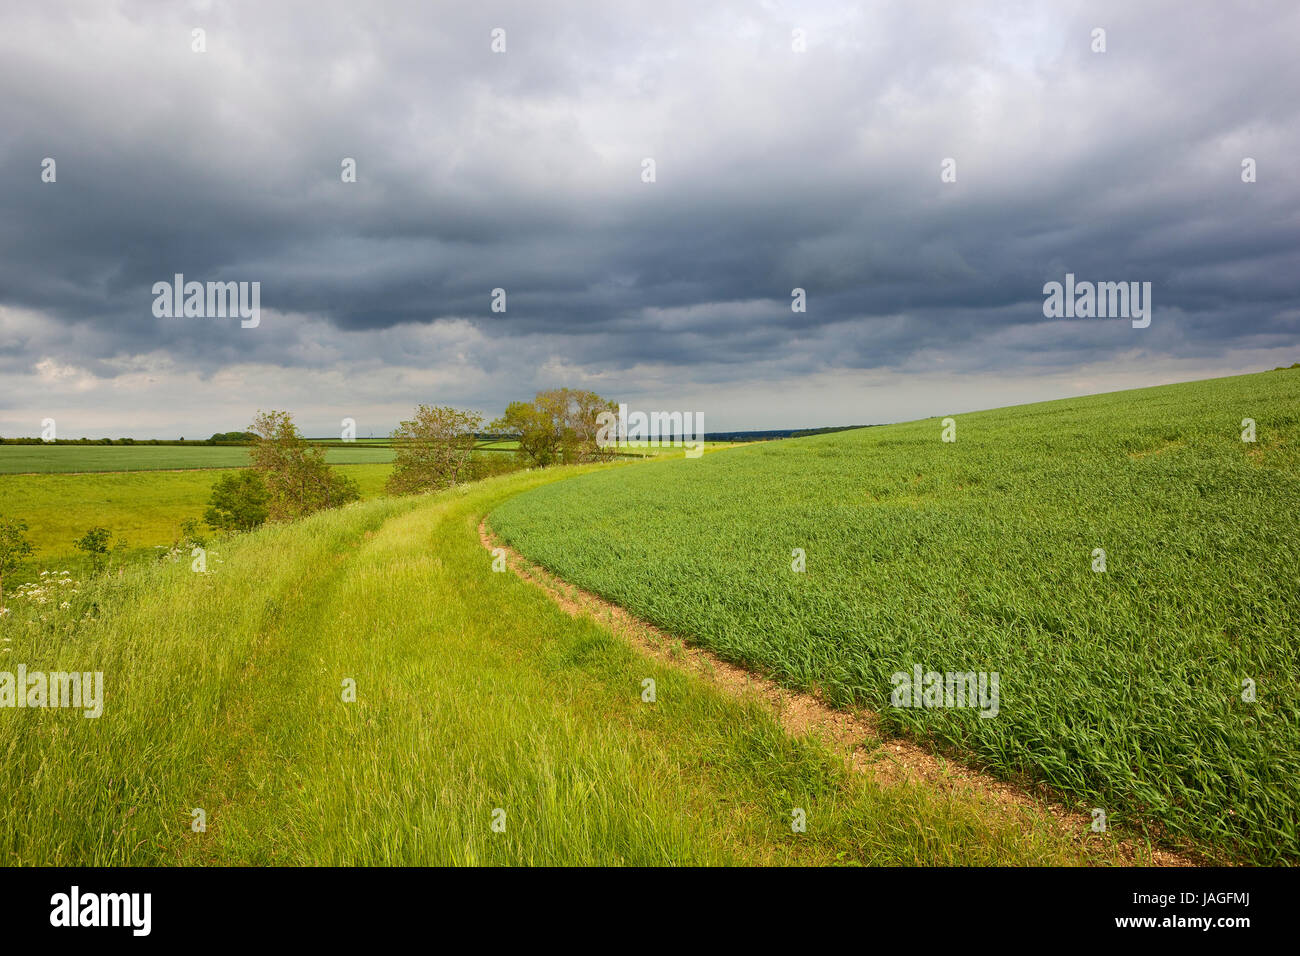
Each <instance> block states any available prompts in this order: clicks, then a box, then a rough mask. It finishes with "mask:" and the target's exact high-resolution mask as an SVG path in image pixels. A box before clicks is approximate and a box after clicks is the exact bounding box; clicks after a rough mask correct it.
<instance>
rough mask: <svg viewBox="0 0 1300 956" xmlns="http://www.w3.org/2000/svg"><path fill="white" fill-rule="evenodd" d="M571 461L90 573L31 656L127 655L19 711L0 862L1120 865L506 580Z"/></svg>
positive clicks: (73, 663)
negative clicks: (530, 515)
mask: <svg viewBox="0 0 1300 956" xmlns="http://www.w3.org/2000/svg"><path fill="white" fill-rule="evenodd" d="M716 457H717V458H719V459H721V458H723V457H726V456H721V455H720V456H716ZM689 464H690V465H691V466H692V467H694V466H698V465H699V464H700V463H699V462H690V463H689ZM650 467H653V466H648V465H641V464H633V465H621V466H614V467H613V468H611V469H610V470H609V472H608V475H609V477H611V478H617V479H620V480H622V479H627V480H632V479H634V478H635V477H636V475H635V474H634V472H635V471H637V470H639V469H642V468H650ZM572 473H573V471H572V470H568V469H550V470H547V471H545V472H536V471H534V472H517V473H514V474H511V475H508V476H505V477H502V478H497V479H492V480H490V481H486V482H482V483H479V484H476V485H472V486H465V487H462V488H461V489H457V490H455V491H453V492H450V493H444V494H442V495H440V496H437V497H421V498H407V499H397V500H395V499H388V498H381V499H379V500H375V501H370V502H360V503H357V504H354V505H351V506H349V507H347V508H344V509H340V510H336V511H332V512H326V513H322V514H318V515H315V516H313V517H311V518H308V519H306V520H305V521H302V522H299V523H296V524H292V525H279V526H273V527H268V528H264V529H262V530H260V531H257V532H255V533H253V534H250V535H244V536H240V537H238V538H236V539H233V540H230V541H227V542H223V543H222V544H221V546H220V547H219V548H217V549H216V552H215V553H213V554H211V555H210V556H209V565H208V571H207V573H202V574H200V573H195V572H193V571H191V570H190V567H189V564H188V562H187V561H180V562H176V563H173V562H168V561H163V562H150V563H144V564H139V565H135V566H131V567H127V568H126V569H125V570H124V571H123V573H122V574H121V575H120V576H119V575H117V574H112V575H107V576H101V577H99V578H98V579H96V580H94V581H90V582H83V583H81V584H80V586H64V587H63V588H62V589H61V591H60V597H62V598H64V599H66V600H67V602H68V604H69V606H68V607H67V608H63V607H61V606H60V602H58V601H50V602H48V603H47V604H44V605H41V604H37V603H34V602H20V604H19V606H17V607H16V608H15V610H14V612H13V613H12V614H10V615H9V616H8V617H6V618H4V619H3V620H0V634H2V635H3V638H2V640H3V643H2V644H0V658H3V661H4V665H3V667H4V668H5V669H8V670H11V671H12V670H14V669H16V667H17V666H18V665H19V664H20V663H21V664H24V665H25V666H26V667H27V669H28V670H29V671H36V670H43V671H52V670H62V671H74V670H75V671H102V672H103V675H104V702H103V714H102V716H100V717H98V718H96V719H86V718H83V717H82V716H81V714H80V713H79V712H74V711H69V710H64V709H35V708H29V709H15V710H5V711H3V712H0V753H3V754H4V760H3V761H0V791H2V792H3V793H4V794H5V799H4V801H2V802H0V862H3V863H7V864H64V865H114V864H133V865H134V864H140V865H148V864H348V865H352V864H407V863H412V864H415V863H419V864H451V863H456V864H461V863H473V864H645V865H657V864H668V863H678V864H685V863H700V864H703V863H775V864H786V863H813V864H835V863H862V864H887V863H904V864H912V863H948V864H1009V863H1070V862H1083V861H1089V862H1105V861H1107V860H1111V859H1114V855H1113V844H1112V842H1111V841H1110V840H1109V838H1108V837H1090V838H1089V839H1088V840H1087V841H1086V842H1085V843H1084V844H1083V845H1082V846H1078V845H1076V844H1075V843H1073V842H1072V841H1070V840H1067V839H1062V838H1061V837H1060V836H1059V835H1055V834H1054V831H1052V830H1051V829H1050V828H1049V827H1048V826H1046V824H1045V823H1044V821H1043V820H1042V819H1040V818H1038V817H1036V816H1034V815H1032V814H1031V813H1030V812H1028V811H1025V812H1023V813H1022V812H1021V811H1015V812H1011V811H1008V810H1007V808H1005V807H1002V806H998V805H995V804H994V803H992V802H989V803H985V802H983V798H971V799H956V798H952V797H945V796H938V795H936V794H935V793H932V792H930V791H929V790H926V789H923V788H916V787H912V786H908V785H905V784H896V785H894V786H891V787H888V788H883V789H882V788H881V787H879V786H878V785H876V784H874V783H872V782H870V781H869V780H868V779H867V778H865V777H863V776H861V775H855V774H852V773H851V772H849V771H848V770H846V767H845V763H844V761H843V760H842V759H841V758H840V757H838V756H835V755H833V754H831V753H830V752H829V751H827V750H826V749H825V748H824V747H823V745H821V744H820V743H818V742H816V741H813V740H808V739H795V738H791V737H789V736H787V735H786V734H785V733H784V732H783V731H782V730H781V729H780V728H779V727H778V726H777V725H776V724H775V722H774V721H773V719H772V718H770V717H769V716H768V715H767V713H766V711H764V710H763V709H761V708H760V707H759V706H758V705H757V704H753V703H744V702H738V701H735V700H732V699H729V698H725V697H722V696H719V694H718V693H716V692H715V691H713V690H711V689H709V687H708V686H706V685H705V684H703V683H701V682H700V681H698V680H697V679H696V678H694V677H692V676H690V675H688V674H685V673H683V672H681V671H678V670H676V669H674V668H670V667H666V666H661V665H658V664H656V663H653V662H650V661H647V660H646V659H643V658H640V657H638V656H637V655H636V654H635V653H633V652H632V651H631V650H630V649H629V647H628V646H627V645H626V644H625V643H623V642H622V641H621V640H619V639H618V638H616V637H614V636H613V635H612V634H611V633H610V632H608V631H607V630H605V629H604V628H603V627H601V626H599V625H598V624H596V623H595V622H593V621H592V620H590V619H588V618H571V617H569V616H568V615H566V614H565V613H564V612H563V611H561V610H560V609H559V608H557V607H556V606H555V605H554V604H552V603H551V602H550V600H549V599H548V598H547V597H546V596H544V595H543V594H541V593H540V592H538V591H537V590H536V589H534V588H533V587H532V586H530V585H528V584H526V583H524V582H522V581H520V580H519V579H518V578H516V577H515V576H514V575H512V574H509V573H504V574H497V573H493V572H492V571H491V556H490V555H489V554H488V553H487V552H485V551H484V550H483V549H482V547H481V546H480V544H479V541H478V536H477V524H478V521H479V519H480V516H481V515H483V514H484V513H485V512H487V511H488V510H489V509H491V508H494V507H495V506H497V505H499V504H500V503H501V502H503V501H504V500H506V499H507V498H509V497H510V496H512V495H514V494H517V493H519V492H521V491H527V490H529V489H533V488H537V487H539V486H541V485H544V484H548V483H550V482H554V481H557V480H558V479H562V478H565V477H566V476H568V475H570V474H572ZM579 480H580V479H579ZM647 677H651V678H653V679H654V680H656V682H657V685H658V690H657V701H656V702H655V703H653V704H649V703H645V702H643V701H642V699H641V691H642V680H643V679H645V678H647ZM349 679H351V680H354V681H355V688H356V699H355V702H346V701H344V700H343V692H342V689H343V687H344V684H345V681H347V680H349ZM796 808H797V809H801V810H803V811H804V812H805V814H806V820H807V830H806V832H802V833H795V832H793V829H792V826H791V820H792V814H793V811H794V809H796ZM196 809H198V810H202V811H203V814H204V821H205V826H206V829H205V830H203V831H202V832H195V831H194V829H192V824H193V822H194V821H195V820H196V819H197V818H196V817H195V815H194V811H195V810H196ZM498 811H500V812H499V813H498ZM494 819H496V820H499V821H500V822H501V823H502V824H503V827H502V828H501V830H500V831H499V832H498V831H497V830H494V829H493V822H494Z"/></svg>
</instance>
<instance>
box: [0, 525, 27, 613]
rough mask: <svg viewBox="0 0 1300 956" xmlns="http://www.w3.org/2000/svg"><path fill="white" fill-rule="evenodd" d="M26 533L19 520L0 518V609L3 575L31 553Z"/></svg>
mask: <svg viewBox="0 0 1300 956" xmlns="http://www.w3.org/2000/svg"><path fill="white" fill-rule="evenodd" d="M26 531H27V522H26V521H23V520H22V519H21V518H0V608H3V607H4V606H5V575H6V574H7V573H8V572H10V571H15V570H17V568H18V566H19V565H20V564H21V563H22V560H23V558H25V557H27V555H29V554H31V553H32V546H31V544H30V543H29V542H28V540H27V536H26V534H25V533H24V532H26Z"/></svg>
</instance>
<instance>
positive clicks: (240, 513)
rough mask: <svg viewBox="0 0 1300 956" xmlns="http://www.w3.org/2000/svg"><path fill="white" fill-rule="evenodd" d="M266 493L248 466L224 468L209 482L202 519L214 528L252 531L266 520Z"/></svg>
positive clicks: (267, 497)
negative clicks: (205, 508)
mask: <svg viewBox="0 0 1300 956" xmlns="http://www.w3.org/2000/svg"><path fill="white" fill-rule="evenodd" d="M269 501H270V493H269V492H268V491H267V490H266V482H265V481H263V480H262V476H261V475H260V474H258V473H257V472H256V471H253V470H252V469H247V468H245V469H241V470H239V471H227V472H225V473H223V474H222V475H221V476H220V477H219V478H218V479H217V480H216V483H215V484H213V486H212V497H211V498H209V499H208V510H207V511H205V512H204V513H203V520H204V521H206V522H207V523H208V526H209V527H211V528H214V529H215V530H217V531H252V530H253V529H254V528H256V527H257V526H258V525H260V524H261V523H262V522H264V521H265V520H266V517H267V510H268V503H269Z"/></svg>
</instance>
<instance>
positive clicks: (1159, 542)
mask: <svg viewBox="0 0 1300 956" xmlns="http://www.w3.org/2000/svg"><path fill="white" fill-rule="evenodd" d="M955 418H956V428H957V432H956V435H957V440H956V441H955V442H953V443H944V442H941V441H940V436H941V424H940V421H939V419H937V418H936V419H928V420H925V421H920V422H913V423H909V424H904V425H895V426H886V427H877V428H870V429H863V430H857V431H848V432H841V433H837V434H830V435H825V436H819V437H814V438H806V439H798V440H792V441H783V442H774V443H765V444H759V445H753V446H750V447H748V448H743V449H738V450H736V451H733V452H729V453H727V454H723V455H709V456H706V457H705V458H703V459H701V460H698V461H669V462H655V463H649V464H646V465H643V466H639V467H636V468H630V469H620V470H617V471H608V472H599V473H595V474H590V475H585V476H582V477H580V478H575V479H573V480H571V481H565V482H560V483H557V484H553V485H548V486H546V487H543V488H538V489H537V490H535V491H531V492H529V493H528V494H526V495H521V496H519V497H516V498H513V499H511V500H509V501H506V502H505V503H503V504H502V505H500V506H499V507H498V508H497V509H496V510H495V511H494V512H493V513H492V515H491V516H490V522H491V524H492V525H493V527H494V528H495V529H496V530H497V531H498V532H500V533H501V534H502V535H503V536H504V537H505V538H506V539H507V540H508V541H509V542H510V543H511V544H512V545H514V546H515V547H517V548H519V549H520V550H521V551H523V552H524V553H525V554H526V555H528V556H529V557H531V558H532V559H534V560H536V561H537V562H538V563H540V564H542V565H544V566H546V567H547V568H549V569H550V570H552V571H554V572H555V573H557V574H559V575H560V576H561V577H563V578H565V579H567V580H569V581H571V582H573V583H575V584H578V585H580V586H582V587H584V588H587V589H590V590H593V591H595V592H597V593H599V594H601V595H603V596H604V597H606V598H609V599H611V600H613V601H616V602H618V603H620V604H622V605H624V606H625V607H628V608H629V609H631V610H632V611H634V612H635V613H637V614H639V615H641V616H643V617H645V618H648V619H649V620H651V621H652V622H654V623H656V624H659V625H661V626H663V627H665V628H667V629H669V630H670V631H672V632H674V633H677V634H680V635H683V636H685V637H688V638H690V639H693V640H694V641H696V642H698V643H700V644H702V645H704V646H706V647H709V648H711V649H713V650H714V651H716V652H717V653H719V654H721V655H723V656H725V657H727V658H729V659H731V660H733V661H736V662H739V663H741V664H744V665H747V666H749V667H753V668H757V669H759V670H761V671H764V672H767V673H770V674H772V675H774V676H776V677H777V678H778V679H780V680H782V681H784V682H786V683H788V684H790V685H793V686H796V687H801V688H818V689H820V690H821V691H823V692H824V693H825V694H826V695H827V696H828V697H829V698H830V699H831V700H833V701H835V702H837V703H840V704H850V703H852V704H859V705H866V706H868V707H870V708H872V709H874V710H876V711H878V712H879V713H880V714H881V715H882V719H883V720H884V721H885V723H886V724H887V725H888V726H891V727H893V728H895V729H900V730H905V731H907V732H910V733H912V734H915V735H917V736H920V737H928V738H930V739H931V740H932V741H934V742H935V743H936V744H937V745H938V746H940V747H941V748H946V749H948V750H950V751H952V752H955V753H958V754H963V755H966V756H968V757H969V758H971V759H973V760H974V761H975V762H977V763H981V764H983V765H985V766H987V767H989V768H991V769H992V770H994V771H995V772H999V773H1001V774H1004V775H1006V776H1009V777H1021V776H1028V777H1030V778H1033V779H1037V780H1041V781H1045V782H1047V783H1049V784H1051V785H1052V786H1053V787H1054V788H1056V789H1057V790H1058V791H1059V792H1062V793H1064V794H1066V795H1067V796H1068V797H1069V798H1070V799H1071V801H1072V802H1073V804H1074V805H1075V806H1076V807H1078V808H1080V809H1083V810H1084V811H1085V812H1088V811H1090V809H1091V808H1101V809H1103V810H1105V812H1106V813H1107V815H1108V817H1109V819H1110V820H1111V821H1112V822H1124V823H1132V822H1134V821H1141V820H1151V821H1156V822H1158V823H1159V824H1161V825H1162V826H1163V827H1164V828H1165V829H1166V831H1167V832H1169V833H1171V834H1172V835H1174V836H1175V837H1176V838H1180V839H1185V840H1190V841H1191V842H1192V843H1193V844H1194V845H1196V846H1199V847H1202V848H1212V849H1213V850H1215V851H1219V852H1223V853H1226V854H1228V855H1231V856H1236V857H1238V858H1244V859H1249V860H1252V861H1255V862H1277V861H1288V862H1293V863H1294V862H1297V861H1300V787H1297V781H1298V780H1300V530H1298V529H1297V524H1296V522H1297V516H1300V372H1296V371H1280V372H1269V373H1264V374H1260V375H1250V376H1241V377H1237V378H1230V379H1218V380H1212V381H1206V382H1196V383H1191V384H1186V385H1173V386H1166V387H1161V388H1150V389H1142V390H1138V391H1129V392H1121V393H1116V394H1111V395H1099V396H1092V397H1088V398H1079V399H1071V400H1068V401H1059V402H1046V403H1041V404H1035V405H1026V406H1021V407H1017V408H1008V409H1000V410H996V411H989V412H981V413H975V414H964V415H957V416H955ZM1244 418H1252V419H1254V420H1255V421H1256V423H1257V429H1258V441H1257V442H1255V443H1246V442H1243V441H1242V440H1241V431H1242V426H1241V422H1242V420H1243V419H1244ZM796 548H801V549H804V551H805V552H806V562H807V565H806V571H805V572H804V573H795V572H794V571H792V569H791V562H792V551H793V549H796ZM1097 548H1102V549H1104V550H1105V552H1106V569H1105V571H1104V573H1099V572H1097V571H1095V570H1094V567H1093V566H1094V562H1095V560H1096V558H1095V557H1094V549H1097ZM916 665H919V666H921V667H922V668H923V669H924V670H925V671H938V672H949V671H952V672H966V671H975V672H981V671H982V672H998V673H999V675H1000V682H1001V683H1000V695H1001V700H1000V710H999V712H998V713H997V715H996V716H995V717H991V718H982V717H981V716H979V711H978V710H976V709H970V708H934V709H930V708H914V709H908V708H902V707H893V706H891V691H892V689H893V684H892V682H891V678H892V675H894V674H895V673H899V672H903V673H907V672H911V671H912V669H913V667H914V666H916ZM1248 679H1249V680H1250V681H1253V682H1254V687H1255V691H1256V694H1257V700H1255V701H1254V702H1247V701H1244V700H1243V686H1244V685H1243V682H1244V681H1247V680H1248Z"/></svg>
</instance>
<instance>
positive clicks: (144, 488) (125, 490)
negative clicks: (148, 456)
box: [0, 448, 392, 580]
mask: <svg viewBox="0 0 1300 956" xmlns="http://www.w3.org/2000/svg"><path fill="white" fill-rule="evenodd" d="M122 450H123V451H133V452H136V453H139V452H141V451H144V450H145V449H133V448H124V449H122ZM218 450H221V449H218ZM235 450H237V451H243V449H235ZM390 471H392V466H391V465H345V466H343V472H344V474H347V475H349V476H350V477H352V478H354V479H356V482H357V485H358V486H359V487H360V489H361V496H362V498H363V499H368V498H375V497H378V496H379V495H381V494H383V491H384V482H385V481H386V480H387V479H388V475H389V472H390ZM218 476H219V473H218V472H216V471H211V470H209V471H167V472H158V471H148V470H140V471H122V472H117V473H110V474H50V475H0V513H3V514H4V515H5V516H6V517H15V518H22V519H23V520H24V521H26V522H27V524H28V533H27V538H28V540H29V541H31V543H32V547H33V548H34V549H35V550H34V553H33V554H32V557H31V560H30V561H28V562H27V566H28V567H27V570H26V572H25V574H24V575H23V578H24V579H28V580H29V579H31V578H32V577H33V576H34V575H35V574H36V573H38V572H39V571H41V570H47V569H50V568H52V567H53V565H54V564H55V563H59V564H60V567H71V565H70V564H68V561H69V560H71V559H73V558H74V557H75V556H76V555H77V551H76V549H75V547H74V546H73V543H74V542H75V541H76V540H77V539H78V538H79V537H81V535H83V534H85V532H86V531H87V529H89V528H91V527H93V526H95V525H100V526H103V527H105V528H108V529H109V530H110V531H112V532H113V534H114V536H115V538H121V539H125V540H126V542H127V544H128V545H129V546H130V547H131V548H133V549H136V550H139V549H148V548H154V547H159V546H168V545H170V544H172V542H174V541H175V540H176V539H177V537H178V534H179V532H180V526H181V522H182V521H185V520H186V519H187V518H198V519H202V517H203V512H204V510H205V509H206V508H207V506H208V498H209V496H210V495H211V494H212V485H213V483H214V482H215V481H216V480H217V478H218Z"/></svg>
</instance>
